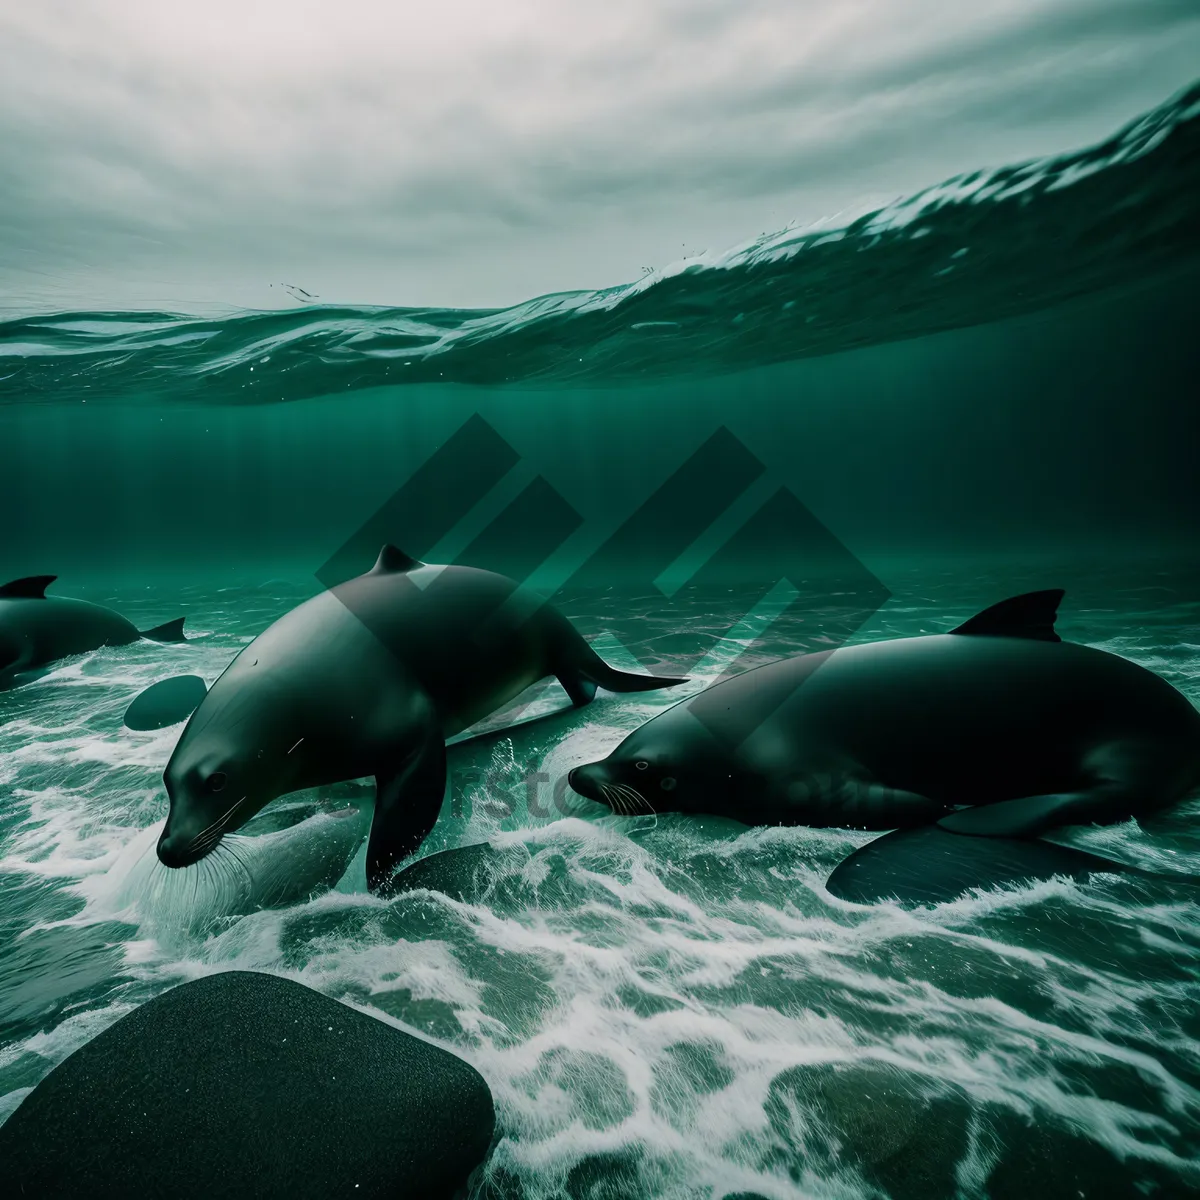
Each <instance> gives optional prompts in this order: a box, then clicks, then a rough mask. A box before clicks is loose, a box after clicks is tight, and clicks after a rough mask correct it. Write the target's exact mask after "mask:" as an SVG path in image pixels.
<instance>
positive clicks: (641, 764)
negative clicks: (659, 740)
mask: <svg viewBox="0 0 1200 1200" xmlns="http://www.w3.org/2000/svg"><path fill="white" fill-rule="evenodd" d="M633 765H634V766H635V767H637V769H638V770H639V771H644V770H645V769H646V768H647V767H648V766H649V765H650V764H649V763H648V762H635V763H634V764H633Z"/></svg>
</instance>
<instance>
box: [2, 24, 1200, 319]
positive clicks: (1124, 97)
mask: <svg viewBox="0 0 1200 1200" xmlns="http://www.w3.org/2000/svg"><path fill="white" fill-rule="evenodd" d="M1198 68H1200V3H1197V0H971V2H970V3H957V2H953V0H602V2H601V3H596V2H595V0H420V2H416V0H323V2H315V0H200V2H199V3H182V2H181V3H174V2H170V3H168V2H164V0H0V306H3V308H5V309H8V310H11V309H12V308H13V307H14V306H16V307H25V306H33V307H38V308H46V307H62V308H66V307H90V308H95V307H126V306H143V305H147V304H165V305H167V306H173V307H185V308H196V307H198V306H202V305H204V304H206V303H208V302H228V303H233V304H247V305H251V306H256V307H257V306H268V305H272V304H278V303H285V302H290V301H289V298H288V296H287V295H286V294H285V293H283V291H282V288H281V286H280V285H281V284H283V283H288V284H295V285H299V286H300V287H303V288H305V289H307V290H308V291H309V292H312V293H315V294H317V295H319V296H320V297H321V299H322V300H323V301H333V302H362V303H389V304H430V305H436V304H454V305H493V304H506V303H510V302H515V301H518V300H521V299H525V298H527V297H529V296H531V295H534V294H537V293H541V292H546V291H554V290H561V289H566V288H576V287H597V286H604V285H608V284H614V283H620V282H624V281H626V280H628V279H631V278H634V277H636V276H637V275H638V274H639V272H640V269H641V268H642V267H643V266H645V265H652V266H662V265H665V264H667V263H669V262H672V261H674V260H677V259H680V258H683V257H686V256H688V255H690V254H693V253H696V252H700V251H703V250H706V249H707V250H714V251H716V250H722V249H725V248H726V247H728V246H730V245H732V244H735V243H738V242H742V241H744V240H746V239H747V238H749V237H752V236H754V235H755V234H758V233H761V232H763V231H766V230H770V229H776V228H780V227H782V226H784V225H786V224H787V223H788V222H789V221H792V220H800V221H809V220H812V219H815V218H818V217H821V216H823V215H826V214H828V213H831V212H834V211H838V210H842V209H845V208H847V207H850V208H855V207H858V206H859V205H860V204H863V203H865V202H882V201H885V200H889V199H892V198H894V197H895V196H897V195H898V194H902V193H905V192H907V191H910V190H912V189H915V188H917V187H920V186H922V185H924V184H927V183H933V182H936V181H938V180H939V179H941V178H943V177H945V176H947V175H950V174H954V173H956V172H958V171H962V170H966V169H971V168H974V167H977V166H987V165H993V166H995V165H1001V164H1003V163H1006V162H1010V161H1014V160H1018V159H1022V158H1026V157H1030V156H1036V155H1042V154H1047V153H1052V152H1055V151H1058V150H1063V149H1070V148H1075V147H1077V146H1081V145H1083V144H1086V143H1088V142H1090V141H1093V140H1095V139H1097V138H1100V137H1103V136H1104V135H1106V134H1107V133H1109V132H1111V131H1112V130H1114V129H1115V128H1116V127H1117V126H1118V125H1120V124H1121V123H1122V122H1124V121H1125V120H1127V119H1128V118H1130V117H1132V116H1134V115H1135V114H1137V113H1138V112H1140V111H1142V110H1144V109H1146V108H1149V107H1151V106H1153V105H1155V104H1157V103H1158V102H1160V101H1162V100H1163V99H1165V98H1166V97H1167V96H1168V95H1170V94H1171V93H1172V92H1173V91H1175V90H1176V89H1178V88H1180V87H1182V86H1184V85H1186V84H1188V83H1190V82H1191V81H1192V80H1193V78H1194V77H1195V76H1197V75H1200V69H1198ZM272 285H274V286H272Z"/></svg>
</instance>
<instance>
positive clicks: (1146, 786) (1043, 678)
mask: <svg viewBox="0 0 1200 1200" xmlns="http://www.w3.org/2000/svg"><path fill="white" fill-rule="evenodd" d="M1061 597H1062V593H1061V592H1059V591H1053V592H1037V593H1031V594H1030V595H1027V596H1019V597H1015V598H1014V599H1012V600H1007V601H1004V602H1003V603H1001V604H998V605H995V606H994V607H993V608H990V609H988V610H986V611H985V612H983V613H981V614H979V615H978V616H977V617H975V618H973V619H972V620H971V621H968V622H967V623H966V624H965V625H963V626H961V627H960V628H959V629H957V630H955V631H954V632H953V633H950V634H942V635H936V636H931V637H916V638H903V639H896V640H893V641H884V642H873V643H870V644H866V645H858V646H849V647H843V648H840V649H837V650H834V651H826V652H822V653H819V654H809V655H802V656H799V657H796V658H790V659H784V660H781V661H778V662H774V663H769V664H767V665H766V666H762V667H758V668H756V669H755V670H752V671H747V672H745V673H744V674H742V675H738V676H734V677H733V678H731V679H728V680H725V681H723V682H721V683H718V684H715V685H714V686H713V687H711V688H709V689H707V690H706V691H704V692H702V693H701V694H700V695H699V696H696V697H694V698H692V699H689V700H685V701H683V702H681V703H680V704H678V705H676V706H675V707H673V708H671V709H669V710H668V711H667V712H665V713H663V714H662V715H660V716H658V717H655V718H654V719H653V720H651V721H648V722H647V723H646V724H645V725H643V726H642V727H641V728H640V729H637V730H635V731H634V732H633V733H632V734H630V736H629V737H628V738H626V739H625V741H624V742H622V743H621V745H620V746H618V747H617V749H616V750H615V751H614V752H613V753H612V755H610V756H609V758H607V759H605V760H603V761H602V762H599V763H592V764H589V765H587V766H584V767H579V768H576V769H575V770H574V771H573V772H572V773H571V783H572V785H573V786H574V787H575V789H576V790H577V791H579V792H581V793H582V794H583V795H585V796H589V797H591V798H593V799H599V800H604V801H607V802H609V803H610V804H612V805H613V806H614V807H617V808H630V809H632V808H634V807H642V808H653V809H655V810H659V811H662V810H678V811H694V812H714V813H721V814H723V815H726V816H731V817H735V818H737V819H738V820H741V821H745V822H747V823H749V824H806V825H818V826H819V825H837V826H846V827H852V828H861V829H894V828H903V827H911V826H916V825H923V824H928V823H930V822H934V821H937V822H938V823H939V824H940V825H941V827H942V828H943V829H948V830H951V831H953V832H956V833H967V834H976V835H983V836H996V837H1028V836H1033V835H1036V834H1039V833H1042V832H1044V831H1045V830H1047V829H1051V828H1054V827H1056V826H1061V825H1068V824H1077V823H1106V822H1112V821H1118V820H1122V819H1124V818H1127V817H1130V816H1134V815H1137V814H1139V813H1146V812H1151V811H1154V810H1156V809H1160V808H1163V807H1165V806H1167V805H1170V804H1173V803H1175V802H1176V801H1178V800H1180V799H1182V798H1183V797H1184V796H1185V795H1186V794H1187V792H1188V791H1189V790H1190V789H1192V788H1194V787H1195V786H1196V785H1197V784H1200V714H1197V712H1196V710H1195V709H1194V708H1193V707H1192V705H1191V704H1190V703H1189V702H1188V700H1187V699H1186V698H1185V697H1184V696H1183V695H1181V694H1180V693H1179V692H1178V691H1176V690H1175V689H1174V688H1173V687H1171V685H1170V684H1168V683H1167V682H1166V681H1165V680H1163V679H1161V678H1159V677H1158V676H1157V675H1155V674H1153V673H1152V672H1150V671H1147V670H1146V669H1145V668H1143V667H1140V666H1137V665H1136V664H1135V663H1132V662H1129V661H1128V660H1126V659H1123V658H1120V657H1118V656H1116V655H1114V654H1108V653H1105V652H1103V651H1100V650H1094V649H1091V648H1089V647H1087V646H1080V645H1072V644H1069V643H1064V642H1061V641H1060V640H1059V638H1058V636H1057V634H1055V632H1054V619H1055V613H1056V610H1057V605H1058V602H1059V600H1060V599H1061Z"/></svg>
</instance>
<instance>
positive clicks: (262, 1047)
mask: <svg viewBox="0 0 1200 1200" xmlns="http://www.w3.org/2000/svg"><path fill="white" fill-rule="evenodd" d="M493 1122H494V1115H493V1109H492V1098H491V1094H490V1093H489V1091H488V1088H487V1085H486V1084H485V1083H484V1081H483V1079H482V1078H481V1077H480V1075H479V1074H478V1073H477V1072H476V1071H475V1070H474V1069H473V1068H472V1067H471V1066H469V1065H468V1064H467V1063H465V1062H463V1061H462V1060H461V1059H459V1058H457V1057H455V1056H454V1055H453V1054H450V1053H448V1052H446V1051H445V1050H441V1049H439V1048H438V1047H436V1046H432V1045H430V1044H429V1043H427V1042H424V1041H421V1040H420V1039H419V1038H415V1037H413V1036H411V1035H410V1034H407V1033H404V1032H403V1031H401V1030H398V1029H395V1028H393V1027H392V1026H390V1025H386V1024H384V1023H383V1022H382V1021H377V1020H375V1019H374V1018H372V1017H369V1016H367V1015H366V1014H364V1013H361V1012H358V1011H356V1010H355V1009H352V1008H349V1007H347V1006H346V1005H344V1004H339V1003H338V1002H337V1001H334V1000H330V999H329V998H328V997H326V996H322V995H321V994H320V993H319V992H314V991H312V990H311V989H309V988H306V987H303V986H301V985H300V984H298V983H293V982H291V981H290V980H286V979H280V978H278V977H276V976H273V975H265V974H259V973H257V972H246V971H231V972H226V973H224V974H220V975H212V976H208V977H207V978H205V979H200V980H197V981H195V982H192V983H185V984H183V985H181V986H180V987H177V988H174V989H172V990H171V991H169V992H166V993H165V994H164V995H162V996H159V997H157V998H156V999H154V1000H151V1001H150V1002H149V1003H148V1004H144V1005H143V1006H142V1007H141V1008H138V1009H136V1010H135V1011H134V1012H132V1013H130V1014H129V1015H128V1016H126V1017H124V1018H122V1019H121V1020H120V1021H118V1022H117V1023H116V1024H115V1025H112V1026H111V1027H110V1028H108V1029H107V1030H105V1032H104V1033H102V1034H100V1035H99V1036H98V1037H96V1038H95V1039H94V1040H93V1041H91V1042H89V1043H88V1044H87V1045H86V1046H84V1047H83V1048H82V1049H80V1050H77V1051H76V1052H75V1053H74V1054H72V1055H71V1056H70V1057H69V1058H67V1059H66V1060H65V1061H64V1062H62V1063H61V1064H60V1065H59V1066H58V1067H56V1068H55V1069H54V1070H53V1071H51V1073H50V1074H49V1075H48V1076H47V1077H46V1078H45V1079H43V1080H42V1082H41V1083H40V1084H39V1085H38V1086H37V1087H36V1088H34V1090H33V1091H32V1092H31V1093H30V1095H29V1096H27V1097H26V1098H25V1100H24V1101H23V1103H22V1104H21V1106H20V1107H19V1108H18V1109H17V1111H16V1112H15V1113H14V1114H13V1115H12V1117H11V1118H10V1119H9V1120H8V1122H7V1123H6V1124H5V1125H4V1126H3V1127H0V1162H3V1164H4V1176H5V1180H6V1184H7V1186H8V1187H10V1188H12V1189H14V1191H15V1192H16V1193H17V1194H21V1195H29V1196H54V1197H58V1198H67V1197H75V1196H79V1197H102V1196H122V1197H127V1196H139V1197H144V1198H145V1197H157V1196H163V1197H166V1196H170V1197H193V1196H195V1197H201V1196H203V1197H219V1196H247V1195H252V1196H256V1197H275V1196H279V1197H287V1198H288V1200H305V1198H307V1197H313V1198H314V1200H315V1198H317V1197H322V1198H324V1197H332V1196H352V1197H355V1198H356V1200H357V1198H359V1197H364V1198H365V1197H374V1196H378V1197H383V1196H388V1197H393V1196H413V1197H418V1196H419V1197H422V1200H436V1198H438V1197H447V1198H448V1197H451V1196H453V1195H454V1194H455V1193H456V1191H457V1190H458V1189H459V1188H461V1187H462V1186H463V1184H464V1183H465V1182H466V1180H467V1177H468V1176H469V1175H470V1173H471V1172H472V1170H473V1169H474V1168H475V1167H476V1166H477V1165H478V1164H479V1163H480V1162H481V1161H482V1160H483V1158H484V1156H485V1155H486V1154H487V1151H488V1147H489V1145H490V1143H491V1140H492V1129H493Z"/></svg>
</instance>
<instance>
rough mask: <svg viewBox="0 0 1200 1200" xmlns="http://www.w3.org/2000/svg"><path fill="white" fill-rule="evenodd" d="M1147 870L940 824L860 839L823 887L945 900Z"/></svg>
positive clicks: (857, 896)
mask: <svg viewBox="0 0 1200 1200" xmlns="http://www.w3.org/2000/svg"><path fill="white" fill-rule="evenodd" d="M1093 874H1109V875H1143V874H1144V872H1140V871H1137V870H1135V869H1134V868H1132V867H1127V866H1125V865H1124V864H1122V863H1118V862H1113V861H1112V860H1111V859H1107V858H1101V857H1100V856H1099V855H1098V854H1088V853H1086V852H1085V851H1083V850H1073V849H1071V848H1070V847H1069V846H1056V845H1055V844H1054V843H1053V842H1045V841H1040V840H1038V839H1037V838H1032V839H1030V840H1028V841H1023V840H1018V839H1016V838H988V837H967V836H965V835H964V834H960V833H950V832H949V831H948V830H945V829H939V828H938V827H937V826H936V825H924V826H921V827H920V828H918V829H901V830H897V831H896V832H895V833H889V834H886V835H885V836H883V837H880V838H876V839H875V840H874V841H873V842H868V843H867V844H866V845H865V846H860V847H859V848H858V849H857V850H855V852H854V853H853V854H851V855H850V856H849V858H847V859H845V860H844V861H843V862H841V863H839V864H838V866H837V868H836V869H835V870H834V872H833V874H832V875H830V876H829V880H828V882H827V883H826V885H825V886H826V887H827V888H828V889H829V890H830V892H832V893H833V895H835V896H838V897H840V898H841V899H842V900H852V901H854V902H855V903H858V904H872V903H875V902H876V901H879V900H888V899H896V900H901V901H904V902H906V903H909V904H940V903H942V902H943V901H946V900H954V899H957V898H958V897H959V896H962V895H965V894H966V893H967V892H969V891H970V890H971V889H972V888H994V887H1005V886H1013V885H1014V884H1022V883H1029V882H1031V881H1033V880H1035V879H1051V878H1053V877H1054V876H1055V875H1066V876H1069V877H1071V878H1073V879H1087V878H1088V877H1089V876H1091V875H1093Z"/></svg>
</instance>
